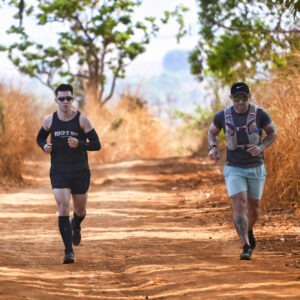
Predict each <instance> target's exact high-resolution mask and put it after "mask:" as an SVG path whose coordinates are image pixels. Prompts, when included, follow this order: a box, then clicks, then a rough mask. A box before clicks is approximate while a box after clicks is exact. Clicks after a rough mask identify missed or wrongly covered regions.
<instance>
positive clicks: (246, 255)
mask: <svg viewBox="0 0 300 300" xmlns="http://www.w3.org/2000/svg"><path fill="white" fill-rule="evenodd" d="M243 249H244V250H243V252H242V253H241V255H240V259H241V260H250V259H251V255H252V249H251V246H249V245H247V244H245V245H244V247H243Z"/></svg>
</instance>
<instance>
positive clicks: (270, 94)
mask: <svg viewBox="0 0 300 300" xmlns="http://www.w3.org/2000/svg"><path fill="white" fill-rule="evenodd" d="M295 61H296V62H298V63H296V64H294V67H293V66H289V67H288V69H287V70H285V71H281V72H280V71H276V72H275V73H274V77H273V79H272V80H271V81H269V82H266V83H264V84H263V86H259V87H257V89H256V90H255V92H254V93H255V95H256V99H257V101H256V102H257V103H258V104H259V105H261V106H262V107H264V108H266V109H267V110H268V112H269V113H270V115H271V118H272V120H273V122H274V123H275V125H276V128H277V135H278V138H277V140H276V141H275V143H274V144H272V145H271V146H270V148H268V149H266V150H265V162H266V168H267V172H268V176H267V180H266V187H265V191H264V196H263V201H262V205H263V208H275V207H276V208H278V207H285V208H289V209H291V210H293V211H297V208H298V209H299V207H300V205H299V201H300V200H299V197H300V193H299V187H300V162H299V161H300V69H299V66H300V55H299V54H298V55H297V54H296V55H295V59H294V62H295ZM297 65H298V67H296V66H297Z"/></svg>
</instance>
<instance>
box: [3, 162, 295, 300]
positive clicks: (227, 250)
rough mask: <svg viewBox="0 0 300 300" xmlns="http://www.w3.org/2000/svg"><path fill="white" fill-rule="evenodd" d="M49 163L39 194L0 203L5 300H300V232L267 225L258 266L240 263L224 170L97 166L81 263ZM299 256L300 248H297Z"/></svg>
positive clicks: (30, 165)
mask: <svg viewBox="0 0 300 300" xmlns="http://www.w3.org/2000/svg"><path fill="white" fill-rule="evenodd" d="M48 167H49V164H48V162H45V161H36V162H34V161H31V162H30V161H29V162H27V168H26V178H27V179H30V180H33V181H34V185H35V188H33V187H28V188H26V189H18V188H16V189H11V190H9V191H6V192H4V191H3V192H2V193H1V194H0V231H1V235H0V298H1V299H28V300H29V299H281V298H283V297H284V298H286V299H298V298H299V297H300V274H299V273H300V272H299V223H297V220H295V219H293V218H292V217H291V216H290V215H288V214H286V212H279V213H278V212H277V213H273V214H272V215H262V216H261V217H260V220H259V222H258V225H257V230H256V233H257V237H258V246H257V250H255V252H254V258H253V260H252V261H240V260H239V254H240V245H239V241H238V239H237V236H236V233H235V231H234V228H233V225H232V222H231V206H230V205H231V204H230V201H229V199H228V197H227V194H226V189H225V186H224V181H223V176H222V172H221V168H222V166H221V164H214V163H212V162H210V161H208V160H205V159H195V158H169V159H145V160H132V161H126V162H120V163H115V164H106V165H97V164H92V184H91V188H90V193H89V200H88V215H87V218H86V220H85V222H84V225H83V240H82V244H81V245H80V246H78V247H75V248H74V250H75V255H76V259H77V262H76V263H75V264H72V265H62V264H61V262H62V257H63V245H62V242H61V240H60V236H59V233H58V228H57V215H56V204H55V201H54V199H53V196H52V193H51V189H50V185H49V179H48ZM297 246H298V247H297Z"/></svg>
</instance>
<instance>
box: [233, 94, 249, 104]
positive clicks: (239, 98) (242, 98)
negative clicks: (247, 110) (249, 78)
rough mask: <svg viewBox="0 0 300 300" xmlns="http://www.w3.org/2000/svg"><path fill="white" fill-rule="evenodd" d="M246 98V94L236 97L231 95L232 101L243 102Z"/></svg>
mask: <svg viewBox="0 0 300 300" xmlns="http://www.w3.org/2000/svg"><path fill="white" fill-rule="evenodd" d="M248 98H249V96H247V95H243V96H237V97H233V101H234V102H240V101H241V100H242V101H243V102H247V101H248Z"/></svg>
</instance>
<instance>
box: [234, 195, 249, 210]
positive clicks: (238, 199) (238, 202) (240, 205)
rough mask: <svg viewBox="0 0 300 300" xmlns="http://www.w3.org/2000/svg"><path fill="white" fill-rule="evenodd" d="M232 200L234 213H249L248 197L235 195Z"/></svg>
mask: <svg viewBox="0 0 300 300" xmlns="http://www.w3.org/2000/svg"><path fill="white" fill-rule="evenodd" d="M231 199H232V202H233V210H234V213H236V214H239V215H241V214H244V213H246V212H247V197H246V196H245V194H244V193H238V194H235V195H233V196H232V197H231Z"/></svg>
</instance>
